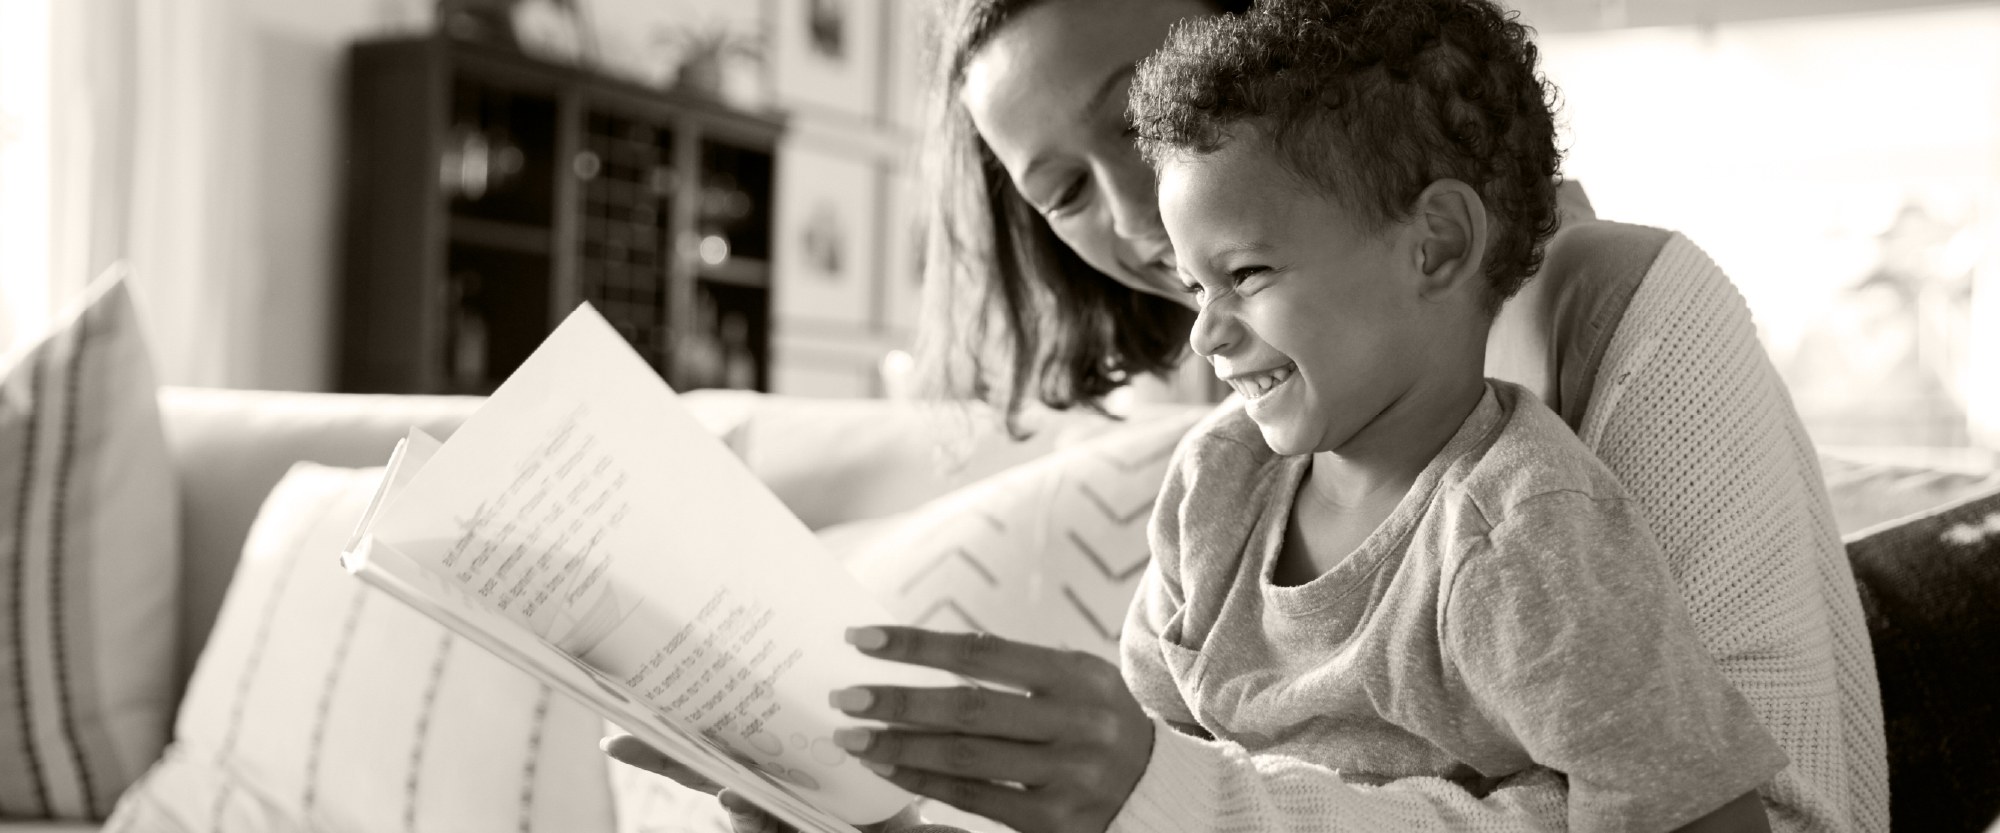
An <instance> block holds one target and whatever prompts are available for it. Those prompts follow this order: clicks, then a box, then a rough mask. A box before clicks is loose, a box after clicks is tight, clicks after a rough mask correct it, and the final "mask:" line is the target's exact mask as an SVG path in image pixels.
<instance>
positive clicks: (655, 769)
mask: <svg viewBox="0 0 2000 833" xmlns="http://www.w3.org/2000/svg"><path fill="white" fill-rule="evenodd" d="M597 748H598V749H600V750H602V751H603V752H604V754H606V755H610V756H611V757H612V758H613V759H614V760H617V761H618V762H619V763H622V764H625V765H626V766H630V767H636V768H638V769H643V770H645V771H647V772H651V773H653V774H655V775H664V776H666V777H668V778H672V779H673V780H674V781H676V782H678V783H679V784H680V785H681V786H683V787H687V788H688V789H691V790H699V791H701V792H705V793H708V794H710V795H713V794H715V792H716V791H717V790H720V789H722V785H721V784H717V783H715V782H714V781H710V780H708V779H707V778H705V777H703V776H702V775H701V774H700V773H697V772H695V771H694V770H692V769H688V768H687V767H686V766H683V765H682V764H681V762H679V761H676V760H674V759H672V758H669V757H667V756H666V755H665V754H663V753H661V752H660V750H658V749H654V748H653V747H652V746H650V745H648V744H647V743H646V742H645V741H643V740H640V739H638V738H635V737H633V736H631V735H612V736H610V737H608V738H605V739H603V740H600V741H598V742H597Z"/></svg>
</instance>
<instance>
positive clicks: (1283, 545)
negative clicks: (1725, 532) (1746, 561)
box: [1114, 0, 1786, 830]
mask: <svg viewBox="0 0 2000 833" xmlns="http://www.w3.org/2000/svg"><path fill="white" fill-rule="evenodd" d="M1535 63H1536V50H1535V47H1534V45H1533V44H1532V43H1531V42H1530V41H1529V39H1528V33H1527V31H1526V30H1525V29H1524V27H1522V26H1521V25H1520V24H1519V23H1517V22H1516V21H1515V20H1513V19H1512V18H1511V16H1510V15H1508V14H1506V13H1505V12H1503V11H1502V10H1501V9H1500V8H1499V7H1497V6H1496V5H1494V4H1493V3H1492V2H1489V1H1488V0H1324V2H1311V1H1310V0H1268V1H1267V2H1262V3H1260V4H1259V5H1258V6H1257V8H1256V9H1255V10H1253V11H1252V12H1251V13H1249V14H1247V15H1232V16H1222V17H1212V18H1207V19H1203V20H1199V21H1196V22H1193V23H1190V24H1184V25H1182V26H1181V27H1179V28H1178V29H1177V30H1176V31H1175V32H1174V34H1173V35H1172V36H1171V37H1170V38H1169V39H1168V41H1167V45H1166V46H1165V48H1164V49H1163V50H1162V51H1161V52H1160V53H1158V54H1156V55H1155V56H1154V57H1152V58H1150V59H1148V60H1147V61H1146V62H1144V63H1142V64H1141V65H1140V67H1139V70H1138V73H1137V77H1136V79H1135V81H1134V82H1133V88H1132V94H1131V95H1132V99H1131V102H1132V103H1131V115H1132V117H1133V120H1134V121H1135V123H1136V125H1137V129H1138V134H1139V145H1140V147H1141V149H1142V152H1144V153H1145V154H1146V156H1147V159H1148V161H1149V162H1151V163H1152V164H1153V165H1154V167H1155V169H1156V170H1157V171H1158V174H1159V188H1160V212H1161V217H1162V220H1163V221H1164V223H1165V225H1166V228H1167V232H1168V234H1169V236H1170V237H1171V238H1172V240H1173V246H1174V251H1175V253H1176V256H1177V258H1178V261H1179V268H1180V272H1181V275H1182V280H1183V281H1184V282H1185V283H1186V285H1187V289H1188V291H1189V292H1192V293H1194V294H1195V296H1196V298H1197V299H1198V301H1199V302H1200V307H1201V312H1200V315H1199V318H1198V319H1197V321H1196V324H1195V327H1194V332H1193V335H1192V336H1191V343H1192V345H1193V347H1194V349H1195V351H1196V352H1197V353H1199V354H1200V355H1201V356H1203V357H1204V358H1206V359H1207V360H1208V361H1209V362H1210V363H1211V364H1212V365H1213V366H1214V370H1215V373H1216V375H1217V376H1218V377H1220V378H1222V379H1223V380H1225V381H1227V382H1228V383H1229V384H1230V385H1231V386H1232V387H1234V388H1235V389H1236V391H1237V392H1238V393H1239V394H1241V403H1240V406H1237V407H1228V408H1224V409H1223V410H1221V411H1219V412H1218V413H1217V414H1215V415H1214V416H1212V417H1211V418H1209V419H1208V420H1207V421H1206V422H1204V423H1203V424H1202V425H1200V426H1199V427H1197V428H1196V429H1195V431H1194V432H1193V433H1191V434H1190V435H1189V437H1188V438H1187V439H1186V440H1185V441H1184V442H1183V443H1182V445H1181V447H1180V449H1179V451H1178V452H1177V459H1176V460H1175V462H1174V464H1173V468H1172V469H1171V471H1170V473H1169V475H1168V481H1167V483H1166V485H1165V486H1164V490H1163V492H1162V496H1161V501H1160V503H1159V505H1158V508H1157V509H1156V515H1155V518H1154V525H1153V555H1154V566H1153V569H1152V570H1151V572H1149V573H1148V574H1147V576H1146V578H1145V580H1144V582H1143V584H1142V586H1141V590H1140V595H1139V598H1138V599H1137V600H1136V601H1135V603H1134V606H1133V608H1132V612H1131V615H1130V617H1129V619H1128V620H1127V622H1126V626H1125V630H1124V635H1123V638H1122V650H1123V657H1124V674H1125V678H1126V681H1127V683H1128V685H1129V686H1130V688H1131V690H1132V692H1133V694H1134V695H1135V696H1136V697H1137V698H1138V699H1139V701H1140V703H1141V704H1142V705H1144V706H1145V707H1146V709H1147V710H1148V711H1149V712H1152V713H1153V714H1155V715H1157V716H1159V717H1160V718H1162V719H1164V720H1165V721H1167V722H1169V723H1170V724H1174V725H1176V726H1178V727H1181V728H1182V729H1183V730H1184V731H1185V732H1186V733H1188V734H1195V735H1206V736H1211V737H1213V738H1215V739H1219V740H1226V741H1231V742H1233V746H1236V747H1240V752H1239V751H1237V750H1236V749H1234V748H1232V745H1218V744H1209V743H1203V742H1201V741H1199V740H1196V739H1194V738H1190V737H1188V736H1187V735H1186V734H1180V733H1172V732H1163V733H1160V734H1159V735H1158V737H1157V739H1156V741H1155V745H1154V748H1153V751H1152V755H1151V759H1150V761H1149V762H1148V765H1147V769H1146V772H1145V774H1144V776H1143V777H1142V778H1141V779H1140V781H1139V782H1138V784H1137V786H1136V788H1135V789H1134V790H1133V792H1132V794H1131V796H1130V797H1129V798H1128V800H1127V803H1126V806H1125V807H1124V809H1123V810H1122V812H1121V813H1120V816H1119V818H1120V819H1121V820H1124V821H1132V822H1135V823H1136V824H1137V825H1138V826H1140V827H1153V828H1157V827H1161V826H1166V825H1168V824H1169V822H1170V821H1171V824H1172V826H1176V827H1178V826H1183V825H1185V826H1187V827H1188V828H1189V829H1250V828H1264V827H1286V828H1294V829H1298V828H1302V827H1305V826H1319V825H1320V824H1322V823H1323V822H1316V821H1313V820H1312V819H1314V817H1315V814H1322V815H1321V816H1320V817H1321V818H1325V816H1324V815H1323V814H1324V813H1325V812H1326V809H1325V805H1323V804H1322V803H1321V802H1319V801H1318V800H1317V796H1319V795H1320V794H1321V792H1322V791H1323V790H1326V789H1331V787H1329V786H1328V785H1327V782H1328V781H1329V780H1331V779H1332V778H1333V777H1334V776H1332V773H1334V772H1337V773H1338V776H1337V779H1338V780H1340V781H1342V782H1345V783H1346V784H1350V785H1351V784H1355V783H1380V782H1385V781H1389V780H1394V779H1408V778H1413V777H1422V776H1430V777H1435V778H1439V779H1444V780H1446V781H1450V782H1454V783H1456V784H1458V785H1459V786H1461V787H1465V788H1467V789H1469V790H1470V791H1471V793H1472V794H1473V795H1485V794H1487V793H1488V792H1490V791H1491V790H1492V789H1493V788H1494V787H1495V785H1496V784H1498V783H1500V782H1501V781H1502V780H1503V779H1508V778H1512V777H1525V778H1532V777H1534V776H1535V774H1536V773H1538V772H1540V773H1558V774H1560V775H1561V776H1562V777H1564V778H1566V779H1567V782H1568V790H1569V793H1568V794H1569V806H1568V821H1569V825H1570V827H1571V828H1572V829H1576V830H1668V829H1675V828H1679V827H1682V826H1684V825H1688V824H1690V823H1693V822H1703V823H1708V824H1716V825H1721V826H1722V827H1723V829H1763V826H1764V824H1765V820H1764V819H1763V811H1762V808H1761V806H1760V805H1759V804H1758V803H1757V799H1756V795H1755V792H1754V791H1755V790H1756V789H1757V788H1758V786H1759V785H1761V784H1763V783H1764V782H1766V781H1767V780H1768V779H1769V778H1770V777H1771V776H1772V775H1773V774H1775V773H1776V772H1777V771H1778V770H1779V769H1780V768H1782V767H1783V766H1784V765H1785V763H1786V761H1785V758H1784V755H1783V753H1782V752H1780V751H1779V749H1778V747H1777V746H1776V744H1775V743H1774V742H1773V741H1772V740H1771V739H1770V737H1769V736H1768V735H1767V734H1766V732H1765V731H1764V730H1763V728H1762V727H1761V726H1760V725H1759V724H1758V723H1757V722H1756V719H1755V717H1754V716H1753V714H1752V712H1751V711H1750V708H1749V707H1748V705H1747V704H1746V702H1745V701H1744V699H1743V697H1742V696H1741V695H1740V694H1738V693H1737V692H1736V690H1735V689H1733V688H1732V687H1731V686H1730V685H1729V684H1728V683H1727V682H1726V681H1725V680H1724V679H1723V678H1722V676H1721V675H1720V673H1719V672H1718V671H1717V669H1716V667H1715V665H1714V663H1713V662H1712V661H1711V660H1710V659H1709V657H1708V655H1707V654H1706V653H1705V651H1704V650H1703V648H1702V646H1701V644H1700V643H1699V642H1698V641H1697V639H1696V636H1695V632H1694V630H1693V627H1692V625H1691V623H1690V622H1689V619H1688V616H1687V613H1686V611H1685V609H1684V608H1683V605H1682V602H1681V599H1680V597H1679V595H1678V594H1677V592H1676V589H1675V586H1674V584H1673V582H1672V579H1671V578H1670V577H1669V574H1668V572H1667V570H1666V566H1665V563H1664V560H1663V557H1662V555H1661V553H1660V549H1659V546H1658V544H1657V543H1656V542H1655V541H1654V539H1653V537H1652V535H1651V534H1650V533H1649V531H1648V530H1647V527H1646V525H1645V522H1644V519H1643V518H1642V517H1641V515H1640V513H1639V508H1638V507H1637V506H1636V505H1634V504H1633V503H1632V502H1631V501H1630V500H1629V499H1627V497H1626V495H1625V493H1624V491H1623V490H1622V488H1621V487H1620V485H1619V484H1618V482H1617V481H1616V480H1615V479H1614V478H1613V476H1612V475H1611V473H1610V472H1609V471H1608V470H1606V469H1605V467H1604V466H1603V465H1602V464H1601V463H1600V462H1599V461H1598V460H1597V459H1596V458H1595V457H1594V456H1592V454H1591V453H1590V452H1589V451H1588V450H1587V449H1586V448H1585V447H1584V445H1583V444H1582V443H1581V442H1580V441H1579V440H1578V439H1577V437H1576V436H1575V435H1574V434H1572V433H1571V431H1570V430H1569V429H1568V428H1567V427H1566V426H1565V425H1564V424H1563V423H1562V422H1561V421H1560V420H1559V419H1558V418H1557V417H1556V416H1555V415H1554V414H1553V413H1551V412H1550V411H1549V410H1548V409H1547V408H1546V407H1545V406H1544V405H1543V404H1542V403H1541V402H1540V401H1538V400H1537V399H1536V398H1535V397H1534V396H1533V395H1532V394H1530V393H1528V392H1527V391H1525V390H1524V389H1522V388H1519V387H1517V386H1514V385H1511V384H1508V383H1505V382H1500V381H1496V380H1488V379H1484V378H1482V366H1483V359H1484V350H1485V344H1486V336H1487V329H1488V327H1489V325H1490V323H1491V320H1492V316H1493V314H1494V312H1495V310H1496V309H1497V308H1498V307H1499V304H1500V302H1501V301H1502V300H1503V299H1505V298H1506V297H1507V296H1509V295H1510V294H1512V293H1513V292H1515V291H1516V290H1517V289H1519V288H1520V286H1521V284H1522V283H1523V281H1524V280H1525V279H1526V278H1527V276H1528V275H1530V274H1532V273H1533V272H1534V270H1535V268H1536V266H1537V264H1538V263H1539V261H1540V259H1541V255H1542V251H1543V246H1544V244H1545V243H1546V241H1547V240H1548V238H1549V236H1550V235H1551V234H1552V233H1553V231H1554V226H1555V219H1554V218H1555V191H1554V187H1555V176H1556V174H1557V163H1558V157H1559V155H1558V152H1557V150H1556V148H1555V141H1554V131H1553V127H1552V117H1551V113H1550V107H1549V104H1548V97H1549V89H1548V87H1547V86H1546V85H1545V84H1544V83H1543V81H1542V80H1541V78H1540V77H1539V76H1538V75H1537V74H1536V69H1535ZM1193 796H1200V797H1202V798H1201V799H1200V800H1192V799H1191V797H1193ZM1217 808H1230V809H1228V810H1226V811H1224V810H1219V809H1217ZM1218 813H1223V814H1225V815H1228V816H1233V817H1223V816H1220V815H1217V814H1218ZM1204 815H1205V816H1206V817H1202V816H1204ZM1732 821H1735V822H1740V826H1737V827H1729V826H1728V825H1727V823H1728V822H1732ZM1114 827H1116V826H1115V825H1114Z"/></svg>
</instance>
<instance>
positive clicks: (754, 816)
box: [597, 735, 965, 833]
mask: <svg viewBox="0 0 2000 833" xmlns="http://www.w3.org/2000/svg"><path fill="white" fill-rule="evenodd" d="M597 748H598V749H601V750H603V751H604V754H606V755H610V756H611V757H612V758H614V759H616V760H617V761H618V762H619V763H622V764H625V765H626V766H630V767H635V768H637V769H643V770H645V771H647V772H650V773H653V774H655V775H664V776H666V777H667V778H670V779H672V780H673V781H674V782H675V783H678V784H680V785H681V786H683V787H687V788H688V789H691V790H695V791H698V792H705V793H708V794H710V795H713V796H715V799H716V801H718V802H720V803H721V804H722V809H724V810H726V811H728V812H729V828H730V829H731V830H733V831H735V833H797V831H795V830H793V829H792V827H791V825H788V824H785V823H784V822H781V821H779V820H777V819H776V818H773V817H772V816H771V814H769V813H766V812H764V810H763V808H761V807H758V806H757V805H755V804H752V803H750V801H749V800H748V799H745V798H743V797H742V796H740V795H737V794H736V793H734V792H731V791H729V790H726V789H722V788H721V786H720V785H718V784H716V783H715V782H714V781H710V780H708V779H707V778H705V777H703V776H702V775H701V773H698V772H695V771H694V770H692V769H688V768H687V767H686V766H683V765H682V764H681V762H679V761H676V760H674V759H672V758H669V757H667V756H666V755H665V754H664V753H662V752H660V750H658V749H654V748H653V747H651V746H648V745H647V744H646V742H645V741H642V740H640V739H638V738H635V737H633V736H631V735H612V736H611V737H608V738H605V739H604V740H602V741H600V742H598V744H597ZM860 830H861V831H862V833H965V831H963V830H956V829H954V828H950V827H944V826H942V825H925V824H924V823H923V818H922V817H921V816H919V815H918V814H917V807H916V805H914V804H912V805H910V806H908V807H905V808H903V811H902V812H900V813H897V814H896V815H894V816H892V817H890V818H889V820H887V821H883V822H880V823H877V824H867V825H862V826H861V827H860Z"/></svg>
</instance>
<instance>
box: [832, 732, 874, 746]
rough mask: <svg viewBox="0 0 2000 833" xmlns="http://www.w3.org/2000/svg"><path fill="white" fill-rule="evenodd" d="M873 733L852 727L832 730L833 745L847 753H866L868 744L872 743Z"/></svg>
mask: <svg viewBox="0 0 2000 833" xmlns="http://www.w3.org/2000/svg"><path fill="white" fill-rule="evenodd" d="M874 740H875V733H874V732H872V731H869V730H867V729H857V728H854V727H852V726H849V727H845V728H841V729H835V730H833V745H835V746H838V747H840V748H842V749H845V750H847V751H849V752H866V751H868V744H870V743H872V742H874Z"/></svg>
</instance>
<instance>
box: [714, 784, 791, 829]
mask: <svg viewBox="0 0 2000 833" xmlns="http://www.w3.org/2000/svg"><path fill="white" fill-rule="evenodd" d="M715 798H716V800H717V801H719V802H721V803H722V809H724V810H727V811H729V829H730V830H731V831H732V833H798V831H796V830H793V829H792V827H791V825H788V824H785V823H784V822H781V821H778V820H777V819H775V818H772V817H771V814H770V813H766V812H764V808H762V807H759V806H757V805H755V804H752V803H750V800H749V799H747V798H744V797H743V796H740V795H737V794H736V793H735V792H734V791H731V790H723V791H722V792H720V793H717V794H716V796H715Z"/></svg>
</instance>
